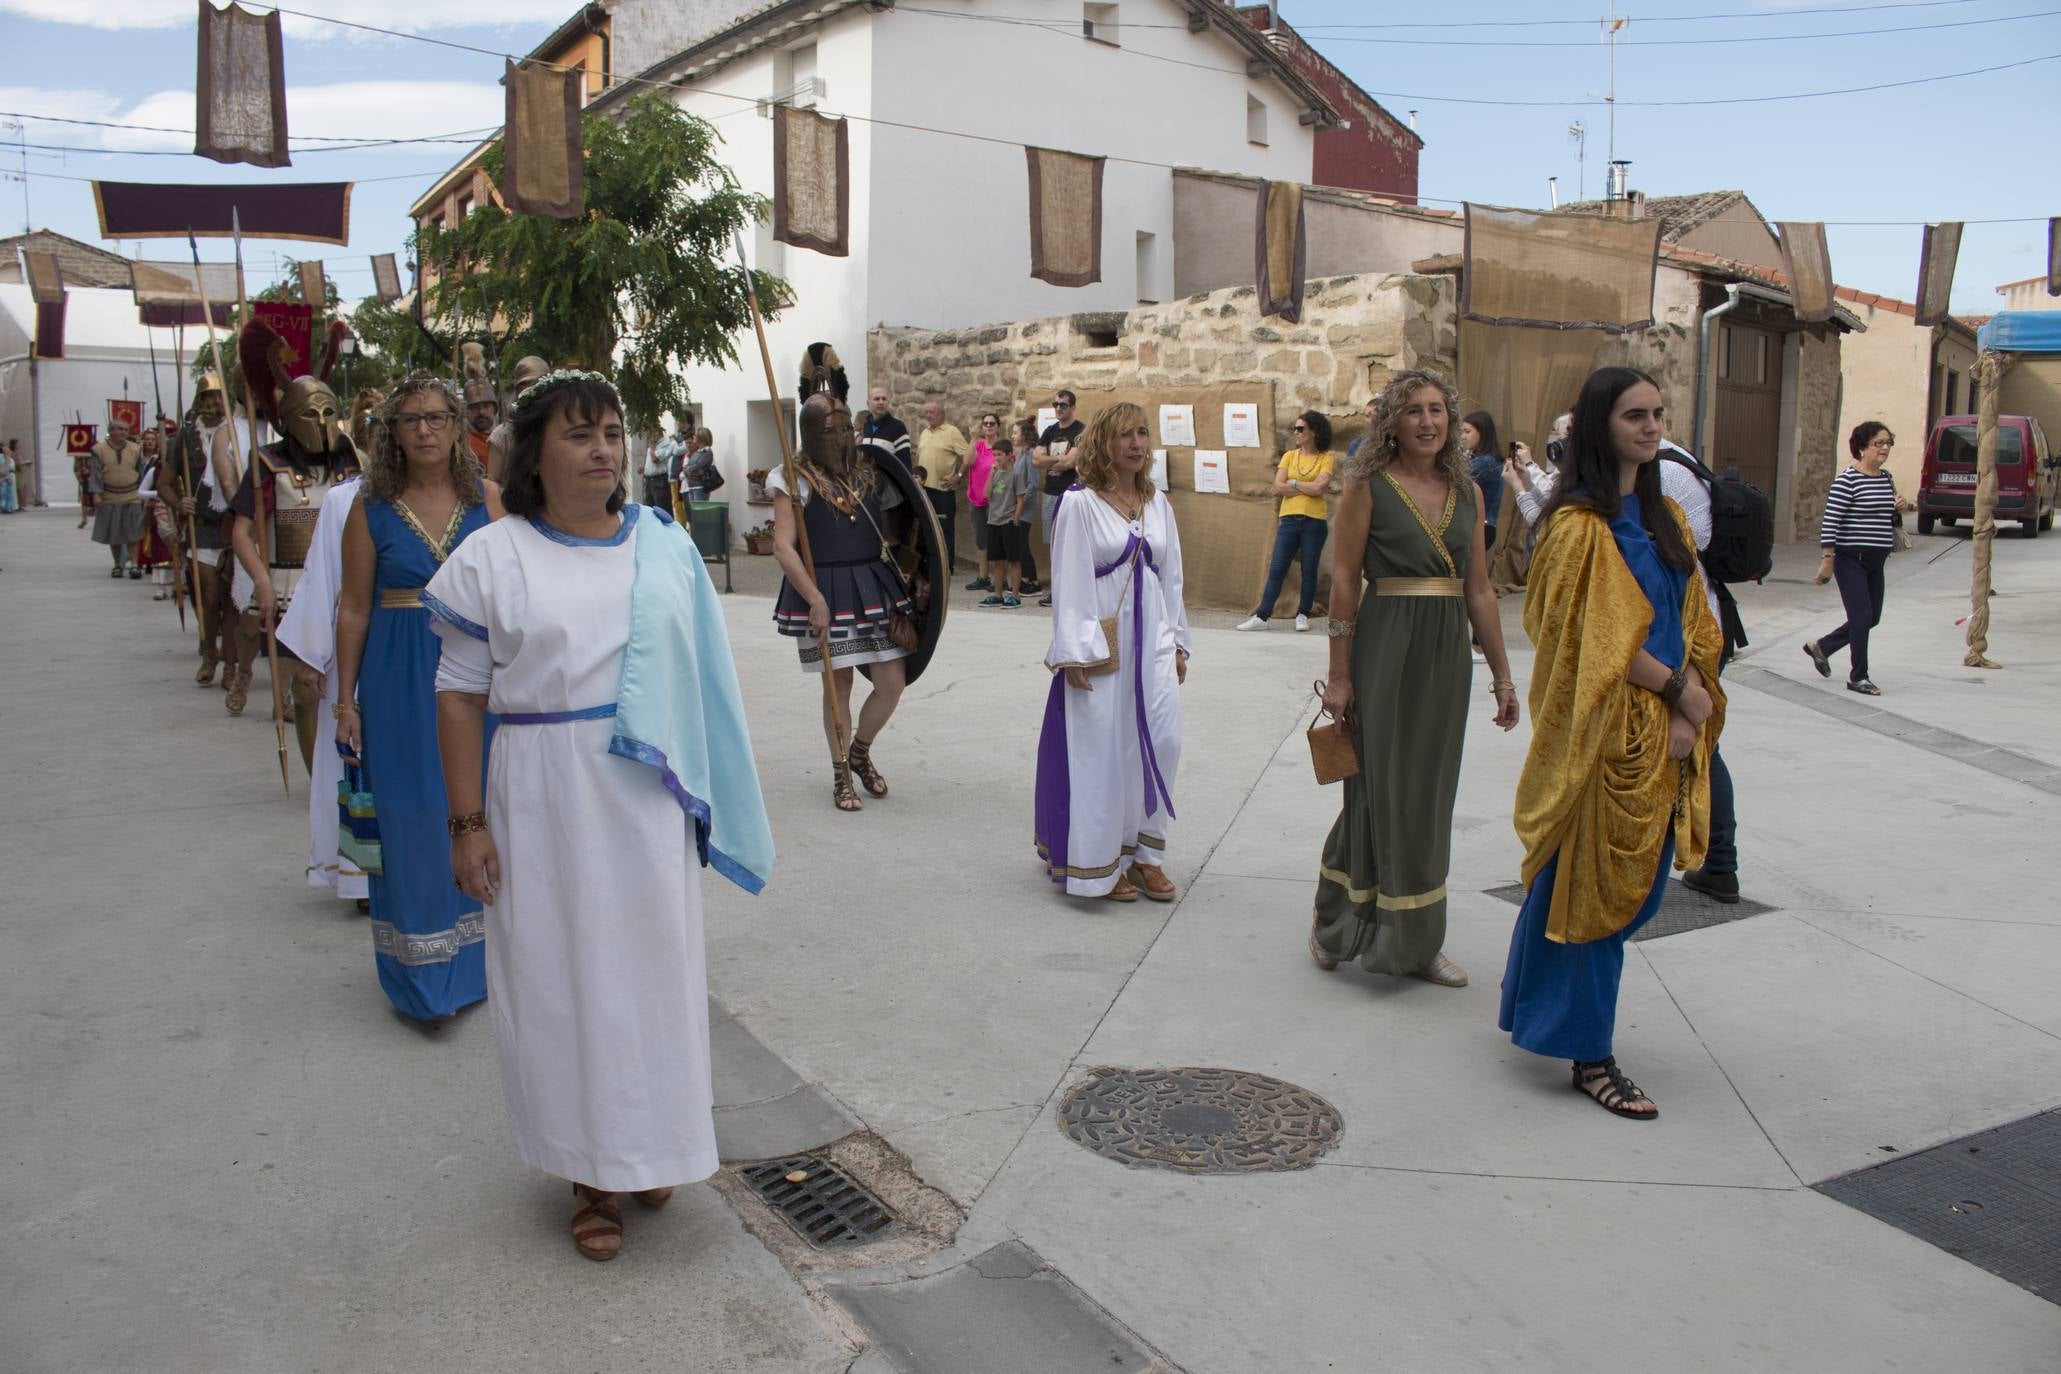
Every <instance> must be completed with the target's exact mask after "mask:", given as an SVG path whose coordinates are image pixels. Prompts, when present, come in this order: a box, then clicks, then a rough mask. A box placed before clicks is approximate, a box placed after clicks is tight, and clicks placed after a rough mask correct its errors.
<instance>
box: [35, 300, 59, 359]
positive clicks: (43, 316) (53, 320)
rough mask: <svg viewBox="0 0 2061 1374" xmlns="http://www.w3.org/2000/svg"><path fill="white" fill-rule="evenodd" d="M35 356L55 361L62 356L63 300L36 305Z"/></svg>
mask: <svg viewBox="0 0 2061 1374" xmlns="http://www.w3.org/2000/svg"><path fill="white" fill-rule="evenodd" d="M36 356H37V357H38V358H42V359H44V360H45V361H49V362H56V361H57V360H59V359H61V358H63V357H64V301H63V300H62V299H60V300H58V301H56V302H54V303H51V304H47V305H38V306H37V307H36Z"/></svg>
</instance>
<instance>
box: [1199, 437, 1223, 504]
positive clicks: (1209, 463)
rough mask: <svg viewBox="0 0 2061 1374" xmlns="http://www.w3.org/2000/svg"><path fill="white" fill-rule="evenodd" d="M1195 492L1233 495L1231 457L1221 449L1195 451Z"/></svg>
mask: <svg viewBox="0 0 2061 1374" xmlns="http://www.w3.org/2000/svg"><path fill="white" fill-rule="evenodd" d="M1195 490H1197V491H1204V492H1216V493H1218V494H1219V495H1223V496H1229V495H1230V494H1231V457H1230V455H1229V454H1227V453H1225V452H1224V451H1223V450H1222V449H1220V448H1199V449H1196V450H1195Z"/></svg>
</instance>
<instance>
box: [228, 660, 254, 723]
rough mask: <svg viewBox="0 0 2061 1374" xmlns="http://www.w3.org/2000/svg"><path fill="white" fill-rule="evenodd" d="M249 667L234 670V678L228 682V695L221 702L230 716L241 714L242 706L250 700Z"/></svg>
mask: <svg viewBox="0 0 2061 1374" xmlns="http://www.w3.org/2000/svg"><path fill="white" fill-rule="evenodd" d="M250 671H251V670H250V669H248V668H239V669H237V670H236V674H235V680H234V681H233V682H231V683H230V684H229V696H228V699H227V700H225V701H224V702H223V703H222V704H223V705H224V706H225V707H227V708H228V710H229V714H230V715H232V716H240V715H242V714H243V708H244V706H245V705H246V704H248V703H249V701H250Z"/></svg>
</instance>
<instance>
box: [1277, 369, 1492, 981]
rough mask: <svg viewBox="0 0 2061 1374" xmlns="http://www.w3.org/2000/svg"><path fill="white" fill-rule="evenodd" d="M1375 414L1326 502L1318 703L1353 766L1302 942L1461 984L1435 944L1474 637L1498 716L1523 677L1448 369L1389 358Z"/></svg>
mask: <svg viewBox="0 0 2061 1374" xmlns="http://www.w3.org/2000/svg"><path fill="white" fill-rule="evenodd" d="M1371 414H1372V424H1371V425H1370V426H1369V428H1368V431H1367V436H1366V439H1365V440H1364V441H1363V442H1362V443H1361V444H1360V445H1359V447H1358V449H1357V450H1356V451H1355V452H1354V454H1353V456H1352V457H1350V458H1349V459H1347V461H1346V466H1345V481H1344V487H1343V490H1342V491H1341V492H1340V494H1339V498H1338V510H1337V513H1336V515H1335V516H1334V517H1333V524H1332V528H1333V538H1332V546H1331V547H1332V554H1331V620H1330V623H1329V625H1328V626H1327V627H1326V628H1327V629H1328V630H1329V632H1330V635H1331V676H1330V679H1329V680H1328V681H1327V682H1326V683H1325V685H1324V704H1325V706H1326V707H1328V708H1329V709H1330V710H1331V711H1332V712H1333V713H1335V714H1336V715H1337V717H1338V718H1339V719H1341V720H1347V721H1351V722H1353V724H1354V728H1355V732H1356V734H1357V736H1358V743H1359V752H1360V772H1359V775H1358V776H1357V777H1352V778H1348V779H1346V782H1345V801H1344V805H1343V806H1342V807H1341V808H1340V810H1339V813H1338V820H1337V821H1336V822H1335V823H1334V824H1333V825H1332V827H1331V835H1330V838H1328V839H1327V840H1325V842H1324V860H1323V866H1322V868H1321V869H1320V870H1319V871H1318V878H1317V902H1316V914H1315V919H1314V920H1313V922H1312V923H1311V927H1310V957H1311V958H1312V959H1314V960H1316V962H1317V967H1318V968H1321V969H1325V970H1327V971H1328V970H1330V969H1334V968H1337V967H1338V965H1339V962H1340V961H1341V960H1352V959H1357V960H1359V962H1360V964H1361V966H1362V967H1364V968H1366V969H1367V970H1368V971H1369V972H1371V973H1388V974H1395V975H1399V976H1400V975H1408V976H1414V977H1417V978H1422V979H1424V980H1425V981H1426V982H1430V983H1437V984H1439V985H1440V986H1442V987H1449V988H1457V987H1464V986H1466V984H1467V974H1466V971H1465V970H1463V969H1462V968H1461V967H1460V966H1459V965H1458V964H1456V963H1454V962H1453V961H1452V960H1451V959H1448V958H1447V957H1446V956H1445V954H1444V953H1443V952H1442V950H1443V946H1444V944H1445V938H1446V868H1447V865H1448V861H1449V859H1450V856H1451V853H1452V844H1453V799H1454V796H1455V794H1456V793H1457V792H1458V791H1459V787H1460V744H1461V741H1462V740H1463V739H1464V738H1465V736H1466V733H1467V692H1468V687H1469V685H1470V683H1471V681H1472V679H1473V675H1474V665H1473V661H1472V658H1471V655H1470V653H1469V650H1468V641H1469V639H1470V637H1471V638H1473V639H1474V640H1477V641H1479V643H1480V644H1481V647H1482V652H1483V653H1484V654H1485V655H1486V656H1487V659H1488V667H1489V677H1490V685H1489V690H1490V692H1491V693H1492V694H1493V695H1494V698H1495V704H1496V710H1495V720H1496V724H1497V725H1500V726H1502V727H1503V729H1505V730H1509V729H1512V728H1513V727H1515V726H1516V724H1517V688H1516V685H1515V684H1514V683H1513V682H1512V681H1511V678H1510V661H1509V658H1508V657H1507V656H1506V655H1505V653H1504V652H1503V622H1502V618H1501V617H1500V615H1498V613H1497V611H1496V592H1495V588H1494V587H1493V586H1491V585H1490V583H1489V579H1488V561H1487V559H1486V557H1485V556H1484V554H1483V548H1482V523H1481V503H1480V500H1479V499H1478V497H1477V496H1476V494H1475V486H1474V481H1473V479H1472V478H1471V477H1469V476H1468V474H1467V468H1466V459H1465V456H1464V454H1463V452H1462V449H1461V444H1460V436H1459V432H1458V431H1459V418H1458V404H1457V398H1456V397H1455V396H1454V394H1453V388H1452V385H1451V383H1449V382H1447V381H1446V379H1445V378H1443V377H1441V376H1439V375H1438V374H1437V373H1436V372H1428V371H1424V370H1421V369H1411V370H1409V371H1406V372H1399V373H1397V374H1396V375H1395V378H1394V379H1393V380H1392V381H1390V382H1389V384H1388V386H1387V387H1386V388H1385V389H1384V390H1383V391H1382V393H1381V394H1380V395H1379V396H1378V397H1376V398H1375V401H1374V406H1373V409H1372V412H1371ZM1470 629H1471V631H1472V635H1471V636H1470V633H1469V631H1470Z"/></svg>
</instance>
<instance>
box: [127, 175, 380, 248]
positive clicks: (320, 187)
mask: <svg viewBox="0 0 2061 1374" xmlns="http://www.w3.org/2000/svg"><path fill="white" fill-rule="evenodd" d="M93 204H94V207H95V208H96V209H97V210H98V211H99V212H100V237H102V238H104V239H183V238H185V237H186V236H187V235H188V234H192V235H194V236H196V237H198V238H204V239H226V238H229V237H230V236H231V235H233V234H235V233H236V231H237V228H238V226H239V225H240V226H241V228H242V230H243V236H244V237H245V238H247V239H297V240H300V241H302V242H306V243H336V244H344V243H349V242H350V241H351V183H350V182H348V181H309V182H287V183H284V184H280V183H276V182H274V183H263V184H255V183H254V184H252V185H249V186H220V185H203V184H199V183H189V184H172V183H168V182H161V181H96V182H94V183H93Z"/></svg>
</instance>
